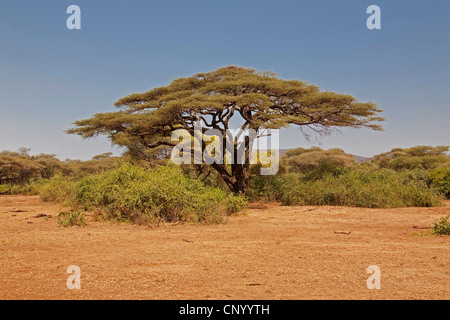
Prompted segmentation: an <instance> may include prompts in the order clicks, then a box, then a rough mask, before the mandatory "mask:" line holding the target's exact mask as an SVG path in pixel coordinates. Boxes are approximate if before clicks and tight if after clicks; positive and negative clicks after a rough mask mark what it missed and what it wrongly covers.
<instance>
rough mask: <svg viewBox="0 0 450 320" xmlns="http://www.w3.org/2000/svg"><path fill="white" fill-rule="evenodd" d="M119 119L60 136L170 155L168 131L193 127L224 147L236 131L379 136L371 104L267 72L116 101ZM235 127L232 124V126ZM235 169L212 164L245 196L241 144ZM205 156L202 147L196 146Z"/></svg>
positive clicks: (179, 82)
mask: <svg viewBox="0 0 450 320" xmlns="http://www.w3.org/2000/svg"><path fill="white" fill-rule="evenodd" d="M115 106H116V107H117V108H119V109H120V110H119V111H116V112H110V113H98V114H95V115H94V116H92V117H91V118H89V119H85V120H79V121H76V122H75V123H74V124H75V128H72V129H69V130H67V132H68V133H70V134H78V135H80V136H82V137H83V138H91V137H94V136H97V135H106V136H108V138H109V139H110V141H111V142H112V143H113V144H115V145H119V146H124V147H126V148H128V150H129V151H133V150H139V151H142V150H148V149H155V148H162V147H174V146H176V142H174V141H171V135H172V132H173V131H174V130H177V129H180V128H182V129H185V130H187V131H188V132H189V133H190V134H191V135H192V136H194V126H195V124H196V123H197V124H198V122H199V121H200V122H201V125H202V130H203V132H206V130H208V129H216V130H219V131H220V133H221V134H222V139H223V141H222V142H223V143H222V145H223V146H225V145H226V140H227V139H229V138H230V137H229V135H227V130H228V129H236V127H235V128H231V126H232V125H233V126H235V125H236V124H237V123H239V125H238V129H240V130H241V131H243V130H248V129H253V130H255V131H256V132H258V131H259V130H262V129H274V128H275V129H276V128H281V127H289V126H292V125H294V126H300V127H301V128H306V127H307V128H310V129H312V130H314V131H315V132H318V133H319V134H323V133H327V132H330V130H332V129H337V128H338V127H353V128H369V129H373V130H381V126H380V125H379V124H376V122H378V121H382V120H383V118H381V117H380V116H379V113H380V112H381V111H382V110H381V109H379V108H378V107H377V105H376V104H375V103H372V102H366V103H363V102H359V101H357V100H356V99H355V98H354V97H352V96H350V95H345V94H338V93H334V92H328V91H321V90H320V89H319V87H317V86H315V85H311V84H308V83H306V82H303V81H299V80H283V79H280V78H279V77H278V76H277V75H276V74H274V73H272V72H258V71H256V70H254V69H251V68H244V67H237V66H228V67H223V68H220V69H218V70H216V71H212V72H208V73H198V74H195V75H193V76H191V77H187V78H179V79H175V80H173V81H172V83H171V84H170V85H168V86H165V87H158V88H154V89H152V90H150V91H147V92H145V93H139V94H131V95H129V96H126V97H124V98H121V99H119V100H118V101H117V102H116V103H115ZM236 119H237V120H236ZM232 143H233V145H234V149H235V150H234V151H235V152H234V157H235V159H234V160H235V161H232V163H231V164H225V163H213V164H211V167H212V168H214V169H215V170H216V171H217V172H218V173H219V175H220V176H221V177H222V178H223V180H224V182H225V184H226V185H227V186H228V188H229V189H230V190H231V191H232V192H235V193H244V194H246V193H247V191H248V183H249V169H250V161H249V160H250V159H249V157H250V152H249V148H250V145H249V141H248V139H247V140H246V141H244V144H242V142H238V140H237V139H236V138H235V139H234V141H232ZM241 147H242V148H244V157H245V159H244V160H245V161H243V163H239V161H236V160H237V159H236V157H237V154H238V152H237V150H238V149H239V148H241ZM203 148H205V145H203Z"/></svg>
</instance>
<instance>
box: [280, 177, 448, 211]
mask: <svg viewBox="0 0 450 320" xmlns="http://www.w3.org/2000/svg"><path fill="white" fill-rule="evenodd" d="M416 174H418V173H417V172H416ZM280 196H281V202H282V204H284V205H340V206H355V207H366V208H395V207H419V206H421V207H432V206H440V205H442V203H441V201H440V197H439V194H438V192H437V191H436V190H434V189H433V188H429V187H428V186H427V184H426V179H420V178H418V177H417V176H414V175H413V176H411V173H410V172H400V173H398V172H395V171H393V170H390V169H381V170H375V171H369V172H364V171H358V170H352V171H345V172H342V173H340V174H338V175H333V174H328V175H324V176H322V177H321V178H320V179H311V177H310V176H308V175H295V174H289V175H286V176H284V177H282V178H281V183H280Z"/></svg>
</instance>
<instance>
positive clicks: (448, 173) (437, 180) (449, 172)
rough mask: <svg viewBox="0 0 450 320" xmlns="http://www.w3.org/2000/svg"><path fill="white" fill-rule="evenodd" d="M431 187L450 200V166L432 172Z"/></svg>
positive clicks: (430, 176)
mask: <svg viewBox="0 0 450 320" xmlns="http://www.w3.org/2000/svg"><path fill="white" fill-rule="evenodd" d="M429 178H430V182H431V185H432V186H434V187H435V188H437V189H438V190H439V191H440V192H442V194H444V195H445V196H446V197H447V198H450V166H448V167H444V168H440V169H437V170H434V171H432V172H430V175H429Z"/></svg>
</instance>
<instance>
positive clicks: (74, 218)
mask: <svg viewBox="0 0 450 320" xmlns="http://www.w3.org/2000/svg"><path fill="white" fill-rule="evenodd" d="M58 224H59V225H60V226H63V227H72V226H79V227H84V226H85V225H86V218H85V215H84V213H82V212H81V211H80V210H74V211H69V212H61V213H60V214H59V215H58Z"/></svg>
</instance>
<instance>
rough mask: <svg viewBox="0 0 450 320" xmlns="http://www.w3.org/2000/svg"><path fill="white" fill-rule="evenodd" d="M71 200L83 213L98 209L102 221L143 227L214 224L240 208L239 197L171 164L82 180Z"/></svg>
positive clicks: (124, 168) (126, 167)
mask: <svg viewBox="0 0 450 320" xmlns="http://www.w3.org/2000/svg"><path fill="white" fill-rule="evenodd" d="M74 200H75V202H76V203H78V204H80V205H82V206H84V207H85V208H86V209H88V210H96V209H100V210H101V214H100V217H101V218H103V219H107V220H118V221H133V222H136V223H145V224H155V223H158V222H161V221H167V222H174V221H181V222H189V223H199V222H204V223H218V222H221V221H222V220H223V217H224V216H225V215H228V214H232V213H235V212H237V211H240V210H242V208H243V207H244V205H245V200H244V199H243V198H242V197H240V196H234V195H228V194H227V193H226V192H225V191H223V190H222V189H219V188H216V187H211V186H206V185H205V184H203V183H202V182H201V181H199V180H195V179H191V178H189V177H187V176H185V175H184V174H183V172H182V170H181V169H180V168H179V167H178V166H174V165H167V166H161V167H157V168H155V169H152V170H146V169H144V168H142V167H138V166H132V165H124V166H122V167H120V168H118V169H116V170H111V171H106V172H104V173H101V174H97V175H93V176H89V177H86V178H83V179H81V180H80V181H79V182H78V184H77V186H76V190H75V196H74Z"/></svg>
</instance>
